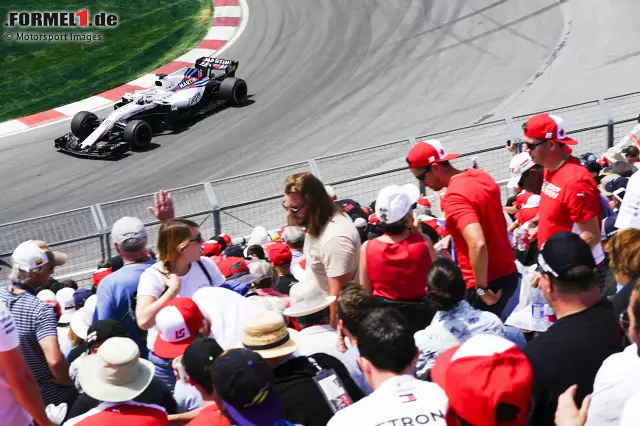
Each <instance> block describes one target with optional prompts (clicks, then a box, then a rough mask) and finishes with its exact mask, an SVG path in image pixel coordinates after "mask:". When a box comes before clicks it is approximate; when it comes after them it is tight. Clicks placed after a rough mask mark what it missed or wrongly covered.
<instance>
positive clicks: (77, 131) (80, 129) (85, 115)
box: [71, 111, 98, 141]
mask: <svg viewBox="0 0 640 426" xmlns="http://www.w3.org/2000/svg"><path fill="white" fill-rule="evenodd" d="M96 127H98V117H97V116H96V115H95V114H94V113H92V112H89V111H80V112H79V113H77V114H76V115H74V116H73V119H72V120H71V133H73V135H74V136H75V137H77V138H78V139H79V140H81V141H82V140H85V139H86V138H87V136H89V135H90V134H91V133H92V132H93V131H94V130H95V129H96Z"/></svg>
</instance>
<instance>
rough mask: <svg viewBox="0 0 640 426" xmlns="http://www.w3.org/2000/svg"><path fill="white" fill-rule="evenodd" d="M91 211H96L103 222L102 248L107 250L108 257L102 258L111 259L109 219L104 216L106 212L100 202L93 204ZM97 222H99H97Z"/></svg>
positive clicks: (101, 230)
mask: <svg viewBox="0 0 640 426" xmlns="http://www.w3.org/2000/svg"><path fill="white" fill-rule="evenodd" d="M91 211H92V212H94V211H95V214H96V216H97V218H98V220H99V222H100V223H101V224H102V226H101V227H100V230H99V232H100V234H101V236H100V248H101V249H102V250H104V251H105V252H106V257H105V258H103V259H102V260H106V259H111V241H110V237H109V225H108V224H107V219H105V217H104V212H103V211H102V207H101V206H100V204H96V205H93V206H91ZM96 223H97V222H96Z"/></svg>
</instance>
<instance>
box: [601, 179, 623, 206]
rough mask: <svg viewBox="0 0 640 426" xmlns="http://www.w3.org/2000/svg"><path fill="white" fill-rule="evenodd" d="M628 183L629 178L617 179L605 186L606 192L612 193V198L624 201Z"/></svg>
mask: <svg viewBox="0 0 640 426" xmlns="http://www.w3.org/2000/svg"><path fill="white" fill-rule="evenodd" d="M628 183H629V179H628V178H626V177H617V178H615V179H614V180H612V181H610V182H607V183H606V184H605V185H604V190H605V191H607V192H608V193H610V194H611V196H613V197H616V198H617V199H618V200H620V201H622V200H623V199H624V193H625V191H626V190H627V184H628Z"/></svg>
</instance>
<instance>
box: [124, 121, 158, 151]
mask: <svg viewBox="0 0 640 426" xmlns="http://www.w3.org/2000/svg"><path fill="white" fill-rule="evenodd" d="M123 138H124V140H125V141H126V142H128V143H129V146H130V147H131V149H132V150H133V151H142V150H145V149H146V148H148V147H149V145H150V144H151V139H152V138H153V130H152V129H151V126H150V125H149V123H147V122H146V121H144V120H131V121H130V122H128V123H127V125H126V127H125V128H124V133H123Z"/></svg>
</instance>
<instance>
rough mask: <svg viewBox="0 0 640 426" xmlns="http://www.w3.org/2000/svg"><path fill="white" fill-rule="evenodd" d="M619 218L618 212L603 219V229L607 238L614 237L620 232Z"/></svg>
mask: <svg viewBox="0 0 640 426" xmlns="http://www.w3.org/2000/svg"><path fill="white" fill-rule="evenodd" d="M617 219H618V214H617V213H616V214H613V215H611V216H608V217H607V218H606V219H605V220H603V221H602V231H603V233H604V238H605V239H606V240H608V239H609V238H611V237H613V236H614V235H615V234H616V233H617V232H618V228H616V220H617Z"/></svg>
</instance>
